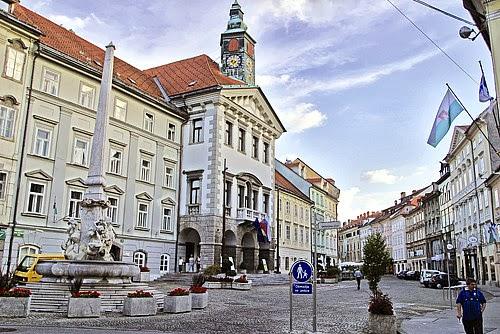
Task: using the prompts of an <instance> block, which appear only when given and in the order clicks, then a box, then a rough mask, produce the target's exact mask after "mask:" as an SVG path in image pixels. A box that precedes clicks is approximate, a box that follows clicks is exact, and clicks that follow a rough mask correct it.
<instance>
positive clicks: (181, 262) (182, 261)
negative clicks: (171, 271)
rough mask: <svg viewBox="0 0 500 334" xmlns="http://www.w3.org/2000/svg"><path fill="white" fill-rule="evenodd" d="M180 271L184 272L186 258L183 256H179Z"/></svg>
mask: <svg viewBox="0 0 500 334" xmlns="http://www.w3.org/2000/svg"><path fill="white" fill-rule="evenodd" d="M178 264H179V272H180V273H182V266H183V265H184V259H183V258H182V256H181V257H179V263H178Z"/></svg>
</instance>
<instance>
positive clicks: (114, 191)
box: [104, 185, 125, 195]
mask: <svg viewBox="0 0 500 334" xmlns="http://www.w3.org/2000/svg"><path fill="white" fill-rule="evenodd" d="M104 191H105V192H107V193H111V194H116V195H123V194H124V193H125V192H124V191H123V190H122V189H121V188H120V187H118V186H117V185H111V186H108V187H106V188H104Z"/></svg>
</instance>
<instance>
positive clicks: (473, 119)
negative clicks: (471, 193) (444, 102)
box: [446, 83, 500, 158]
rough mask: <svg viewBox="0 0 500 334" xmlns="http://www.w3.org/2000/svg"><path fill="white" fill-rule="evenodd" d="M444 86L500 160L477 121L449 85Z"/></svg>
mask: <svg viewBox="0 0 500 334" xmlns="http://www.w3.org/2000/svg"><path fill="white" fill-rule="evenodd" d="M446 86H447V87H448V89H449V90H450V92H451V93H452V94H453V96H454V97H455V99H457V101H458V103H460V105H461V106H462V108H464V110H465V112H466V113H467V115H469V117H470V119H472V123H474V124H476V126H477V128H478V129H479V131H480V132H481V133H482V134H483V137H484V138H485V139H486V141H487V142H488V144H490V146H491V148H492V149H493V151H494V152H495V153H496V154H497V156H498V157H499V158H500V152H499V151H497V149H496V148H495V146H493V144H492V143H491V141H490V140H489V138H488V137H487V136H486V135H485V134H484V132H483V130H482V129H481V127H480V126H479V123H478V122H477V120H476V119H475V118H474V117H472V115H471V114H470V112H469V111H468V110H467V108H465V106H464V104H463V103H462V101H460V99H459V98H458V96H457V95H456V94H455V92H454V91H453V89H451V87H450V85H448V83H446Z"/></svg>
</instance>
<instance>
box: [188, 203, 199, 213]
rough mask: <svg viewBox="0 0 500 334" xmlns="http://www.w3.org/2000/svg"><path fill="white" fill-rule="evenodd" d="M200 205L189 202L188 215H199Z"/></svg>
mask: <svg viewBox="0 0 500 334" xmlns="http://www.w3.org/2000/svg"><path fill="white" fill-rule="evenodd" d="M199 214H200V205H199V204H188V215H199Z"/></svg>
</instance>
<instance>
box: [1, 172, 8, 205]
mask: <svg viewBox="0 0 500 334" xmlns="http://www.w3.org/2000/svg"><path fill="white" fill-rule="evenodd" d="M7 177H8V175H7V172H4V171H0V199H4V198H5V193H6V192H7V185H8V183H7Z"/></svg>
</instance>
